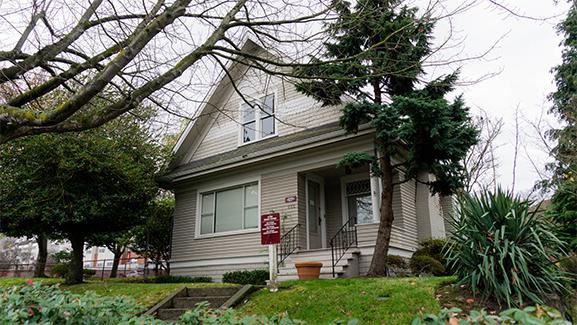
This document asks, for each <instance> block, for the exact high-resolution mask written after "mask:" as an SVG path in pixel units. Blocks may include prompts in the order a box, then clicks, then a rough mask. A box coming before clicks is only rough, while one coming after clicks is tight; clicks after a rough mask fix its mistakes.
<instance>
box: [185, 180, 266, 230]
mask: <svg viewBox="0 0 577 325" xmlns="http://www.w3.org/2000/svg"><path fill="white" fill-rule="evenodd" d="M250 184H256V185H257V187H258V197H257V204H258V206H257V218H258V222H257V224H258V226H257V227H256V228H249V229H238V230H230V231H222V232H213V233H209V234H201V233H200V227H201V221H202V220H201V214H202V195H203V194H206V193H210V192H214V193H216V192H218V191H222V190H227V189H232V188H235V187H239V186H245V185H250ZM261 193H262V191H261V179H260V176H259V177H251V178H245V179H239V180H237V181H234V182H228V183H222V182H220V183H213V184H211V185H208V186H205V187H202V188H198V189H197V191H196V215H195V219H196V220H195V222H194V225H195V227H194V239H202V238H211V237H221V236H230V235H238V234H248V233H256V232H260V215H261ZM243 195H244V194H243ZM215 197H216V196H215ZM242 217H243V223H244V211H243V216H242ZM213 220H214V219H213ZM213 222H214V221H213Z"/></svg>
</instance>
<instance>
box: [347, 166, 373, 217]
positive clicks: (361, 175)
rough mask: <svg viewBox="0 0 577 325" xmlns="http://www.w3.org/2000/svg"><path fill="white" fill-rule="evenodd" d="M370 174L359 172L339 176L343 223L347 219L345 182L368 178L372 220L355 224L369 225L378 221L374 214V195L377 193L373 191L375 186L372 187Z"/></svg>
mask: <svg viewBox="0 0 577 325" xmlns="http://www.w3.org/2000/svg"><path fill="white" fill-rule="evenodd" d="M371 178H372V177H371V175H370V174H369V173H366V174H365V173H359V174H354V175H346V176H343V177H341V205H342V207H341V208H342V215H343V220H342V222H343V224H344V223H345V222H347V220H349V200H348V198H347V184H348V183H352V182H356V181H362V180H368V181H369V183H370V184H371V197H372V199H371V201H372V202H371V204H372V206H373V222H369V223H357V225H370V224H374V223H378V222H379V220H378V219H377V216H376V215H375V208H376V207H375V195H376V194H377V193H375V192H376V191H375V188H374V181H373V180H372V179H371Z"/></svg>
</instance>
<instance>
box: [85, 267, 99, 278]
mask: <svg viewBox="0 0 577 325" xmlns="http://www.w3.org/2000/svg"><path fill="white" fill-rule="evenodd" d="M82 274H84V277H85V278H89V277H91V276H95V275H96V270H93V269H84V270H82Z"/></svg>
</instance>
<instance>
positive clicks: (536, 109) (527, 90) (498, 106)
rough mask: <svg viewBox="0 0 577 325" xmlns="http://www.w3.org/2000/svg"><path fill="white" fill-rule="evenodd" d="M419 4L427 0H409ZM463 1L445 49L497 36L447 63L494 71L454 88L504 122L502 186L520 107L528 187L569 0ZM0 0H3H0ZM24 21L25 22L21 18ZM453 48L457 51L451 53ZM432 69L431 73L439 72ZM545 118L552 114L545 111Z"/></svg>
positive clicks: (520, 174)
mask: <svg viewBox="0 0 577 325" xmlns="http://www.w3.org/2000/svg"><path fill="white" fill-rule="evenodd" d="M409 1H413V3H414V4H417V5H420V6H421V8H422V7H424V6H426V4H427V3H429V0H409ZM464 1H472V2H475V3H476V5H475V6H474V7H472V8H470V9H468V10H466V11H465V12H462V13H460V14H458V15H456V16H454V17H452V19H451V22H452V28H450V30H452V33H453V35H454V42H453V43H452V44H453V45H454V44H455V43H458V45H457V46H456V47H454V48H451V49H449V50H448V51H446V52H444V55H446V56H450V55H453V54H456V55H457V56H459V57H461V58H462V57H467V56H476V55H479V54H480V53H484V52H485V51H487V50H488V49H489V48H491V47H492V46H493V45H494V44H495V42H497V41H498V43H497V45H496V47H494V48H493V49H492V50H491V51H490V52H489V53H488V55H487V56H485V57H484V58H483V59H481V60H474V61H464V62H461V63H459V64H458V65H457V64H455V65H452V66H451V67H450V68H456V67H457V66H462V75H461V76H462V79H464V80H475V79H477V78H480V77H482V76H484V75H486V74H491V73H497V72H498V74H497V75H496V76H494V77H492V78H489V79H487V80H484V81H482V82H479V83H475V84H472V85H468V86H462V87H459V89H457V91H456V93H463V95H464V97H465V99H466V102H467V104H468V105H469V106H470V107H472V108H473V113H477V112H478V111H479V109H483V110H485V111H487V112H488V113H489V114H491V115H492V116H494V117H495V118H502V119H503V120H504V122H505V128H504V130H503V134H502V135H501V137H500V138H499V139H498V145H500V146H499V148H498V149H497V157H498V159H499V160H500V163H501V166H500V168H499V172H498V173H499V176H500V177H499V179H500V182H501V184H502V185H503V186H504V187H510V186H511V184H512V179H513V177H512V170H513V160H514V159H513V156H514V145H513V144H514V138H515V132H514V129H515V124H514V115H515V109H516V107H519V110H520V113H521V115H522V119H521V130H522V133H521V136H522V139H521V147H520V152H519V157H518V166H517V181H516V190H517V191H526V190H528V189H530V188H532V187H533V185H534V184H535V181H536V180H537V179H538V177H537V174H536V173H535V171H534V168H533V166H532V164H531V162H530V160H529V159H528V156H530V157H532V159H533V160H534V162H535V163H536V164H537V165H538V166H540V167H542V166H544V164H545V162H546V161H547V154H546V153H544V152H543V151H542V150H540V149H539V148H537V146H535V144H534V143H533V142H532V141H531V140H530V139H529V137H530V128H529V127H528V125H527V123H526V122H525V121H535V120H537V119H538V117H539V116H540V114H541V113H542V112H543V111H544V110H547V109H548V108H549V107H550V103H549V102H547V95H548V94H549V93H551V92H552V91H554V89H555V87H554V85H553V75H552V74H551V72H550V70H551V68H553V67H554V66H555V65H557V64H559V63H560V61H561V48H560V47H559V43H560V41H561V37H560V36H559V35H557V33H556V30H555V27H556V25H557V24H558V22H559V21H560V20H562V19H563V18H564V17H565V14H566V11H567V8H568V4H567V3H566V1H560V2H559V4H555V3H554V0H538V1H536V0H532V1H519V0H516V1H515V0H498V1H500V3H501V4H503V5H505V6H506V7H507V8H508V9H511V10H513V11H515V12H516V13H519V14H521V15H526V16H530V17H534V18H539V17H543V18H544V17H554V18H551V19H546V20H535V19H527V18H519V17H515V16H513V15H511V14H508V13H507V12H506V10H504V9H502V8H501V9H500V8H498V7H496V6H494V5H491V4H490V1H489V0H443V2H442V3H443V4H444V5H445V6H446V7H447V10H448V11H451V9H452V8H455V7H458V6H460V5H462V4H463V2H464ZM0 3H2V2H1V1H0ZM24 25H25V24H24ZM448 31H449V27H448V25H447V21H445V22H444V23H441V24H440V25H439V26H438V28H437V31H436V35H437V41H438V42H441V41H442V40H444V39H445V37H446V35H447V34H448ZM16 35H17V34H15V33H13V32H12V33H5V34H3V35H1V36H0V44H1V43H3V42H6V41H7V39H6V38H8V39H10V38H13V37H16ZM451 51H453V52H457V53H451ZM439 70H442V69H437V71H431V72H432V73H431V74H432V75H434V74H438V73H440V72H442V71H440V72H439ZM549 119H550V120H554V118H552V117H549Z"/></svg>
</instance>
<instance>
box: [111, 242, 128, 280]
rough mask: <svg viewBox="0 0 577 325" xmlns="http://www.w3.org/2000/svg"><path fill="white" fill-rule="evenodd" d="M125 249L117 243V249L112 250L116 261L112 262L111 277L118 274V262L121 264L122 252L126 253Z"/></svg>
mask: <svg viewBox="0 0 577 325" xmlns="http://www.w3.org/2000/svg"><path fill="white" fill-rule="evenodd" d="M125 250H126V248H125V247H122V246H120V245H116V247H115V249H114V250H113V251H112V252H113V253H114V261H113V262H112V269H111V270H110V277H111V278H116V277H117V276H118V264H120V258H121V257H122V254H124V251H125Z"/></svg>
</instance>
